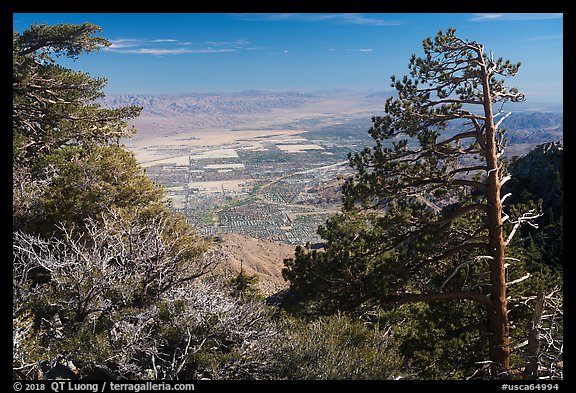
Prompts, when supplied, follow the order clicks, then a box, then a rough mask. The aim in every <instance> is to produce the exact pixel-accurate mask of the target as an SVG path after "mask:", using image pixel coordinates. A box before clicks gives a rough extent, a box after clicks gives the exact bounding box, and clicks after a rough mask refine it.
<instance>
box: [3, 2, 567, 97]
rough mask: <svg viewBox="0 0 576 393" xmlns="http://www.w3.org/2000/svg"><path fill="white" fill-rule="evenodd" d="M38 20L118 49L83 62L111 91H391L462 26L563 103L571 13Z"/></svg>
mask: <svg viewBox="0 0 576 393" xmlns="http://www.w3.org/2000/svg"><path fill="white" fill-rule="evenodd" d="M13 22H14V30H15V31H18V32H21V31H23V30H24V29H26V28H27V27H29V26H30V25H31V24H33V23H35V22H39V23H44V22H46V23H49V24H57V23H83V22H92V23H94V24H97V25H99V26H100V27H101V28H102V33H101V35H102V36H103V37H104V38H106V39H108V40H109V41H110V42H111V43H112V46H110V47H109V48H106V49H104V50H101V51H100V52H99V53H97V54H90V55H83V56H81V57H80V58H79V59H78V60H77V61H76V63H75V64H71V63H70V62H68V61H61V64H63V65H65V66H68V67H72V68H77V69H82V70H84V71H87V72H89V73H90V74H91V75H92V76H99V77H106V78H107V79H108V87H107V88H106V92H107V93H185V92H218V91H239V90H245V89H261V90H277V91H282V90H315V89H330V88H351V89H374V90H390V89H391V88H390V76H391V75H396V76H402V75H405V74H407V73H408V68H407V65H408V61H409V59H410V55H411V54H412V53H415V54H416V55H422V54H423V51H422V44H421V43H422V40H423V39H424V38H426V37H428V36H434V35H435V34H436V33H437V32H438V30H444V31H445V30H446V29H447V28H448V27H455V28H456V29H457V35H459V36H460V37H462V38H469V39H471V40H476V41H478V42H480V43H482V44H484V46H485V48H486V50H493V52H494V57H495V58H498V57H503V58H505V59H510V60H511V61H513V62H518V61H521V62H522V67H521V68H520V73H519V74H518V76H516V77H515V78H513V79H511V80H510V85H514V86H517V87H518V88H519V89H520V90H521V91H524V92H525V93H526V94H527V98H528V99H530V100H533V101H535V102H554V103H559V102H562V85H563V80H562V78H563V76H562V74H563V67H562V65H563V17H562V14H543V13H517V14H511V13H508V14H506V13H503V14H494V13H492V14H450V13H425V14H417V13H408V14H394V13H385V14H377V13H366V14H346V13H337V14H306V13H288V14H280V13H276V14H225V13H216V14H205V13H189V14H169V13H140V14H123V13H109V14H91V13H85V14H72V13H49V14H32V13H18V14H14V15H13Z"/></svg>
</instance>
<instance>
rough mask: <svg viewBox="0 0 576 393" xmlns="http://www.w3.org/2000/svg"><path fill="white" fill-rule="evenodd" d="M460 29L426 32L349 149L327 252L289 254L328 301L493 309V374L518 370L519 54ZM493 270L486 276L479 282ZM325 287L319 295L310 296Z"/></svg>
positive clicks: (300, 274)
mask: <svg viewBox="0 0 576 393" xmlns="http://www.w3.org/2000/svg"><path fill="white" fill-rule="evenodd" d="M455 33H456V31H455V29H448V30H447V31H446V33H443V32H442V31H440V32H438V34H437V35H436V37H435V38H434V39H432V38H430V37H429V38H427V39H425V40H424V41H423V49H424V56H423V57H417V56H416V55H412V57H411V59H410V63H409V70H410V76H404V77H403V78H401V79H398V78H396V77H394V76H392V87H394V88H395V90H396V92H397V94H396V96H395V97H391V98H389V99H388V100H387V101H386V104H385V108H384V115H382V116H375V117H373V119H372V121H373V126H372V128H371V129H370V131H369V133H370V135H371V136H372V138H373V139H374V141H375V146H373V147H367V148H365V149H364V150H362V151H361V152H359V153H356V154H353V155H351V156H350V162H351V166H352V167H353V168H354V170H355V175H354V177H353V178H350V179H348V180H347V182H346V183H345V185H344V197H345V206H344V209H343V214H342V215H339V216H336V217H335V218H333V219H331V220H329V221H328V222H327V224H326V226H325V227H323V228H321V229H320V231H319V233H320V234H321V235H322V236H323V237H324V238H325V239H327V242H326V247H325V251H324V252H317V251H313V250H310V249H303V248H300V249H299V250H297V253H296V257H295V259H292V260H287V261H286V265H287V266H286V268H285V270H284V276H285V278H287V279H289V280H290V281H291V285H292V288H293V289H296V290H297V291H300V293H302V294H304V295H306V294H309V295H311V294H312V292H313V291H314V289H313V287H315V288H316V290H317V289H318V287H320V288H322V289H327V291H328V293H329V294H330V295H329V296H331V297H332V298H331V300H328V296H326V297H324V298H323V299H324V301H325V303H333V304H334V303H337V304H339V305H342V304H344V303H346V304H347V306H355V305H359V304H362V303H363V302H367V301H372V302H374V301H376V302H379V303H380V304H390V303H393V304H402V303H413V302H436V301H456V300H460V301H462V300H470V301H473V302H475V303H476V304H478V305H479V307H482V308H483V309H484V310H485V315H486V323H484V322H483V323H481V324H478V326H481V327H482V328H484V329H486V330H487V333H488V334H487V336H488V338H489V359H490V364H491V373H492V375H494V376H505V375H507V374H508V371H509V368H510V339H509V321H508V309H507V298H506V296H507V295H506V289H507V285H506V283H507V279H508V276H509V275H512V274H513V273H512V270H511V269H508V267H509V265H510V264H511V263H512V262H513V258H509V257H508V256H507V254H506V246H507V244H508V242H509V241H510V236H512V235H513V233H514V232H515V231H514V230H510V229H507V228H505V225H509V224H513V226H512V229H513V228H517V226H519V225H521V224H522V223H524V222H526V221H527V220H529V219H530V218H533V217H535V216H538V212H536V211H530V212H528V213H526V214H525V215H522V216H521V217H509V216H508V215H507V214H506V213H505V212H504V211H503V204H504V203H505V200H506V199H507V197H508V196H509V195H501V192H500V191H501V187H502V185H503V184H504V183H505V182H506V181H507V180H508V179H509V176H508V174H507V164H506V161H505V160H504V159H503V158H502V153H503V151H504V149H505V144H506V138H505V130H504V129H503V128H502V127H501V124H502V121H503V120H504V119H505V118H506V117H507V116H508V115H509V114H504V113H503V112H501V110H502V109H503V106H504V104H505V103H506V102H518V101H522V100H524V95H523V94H522V93H521V92H519V91H518V90H517V89H516V88H509V87H507V86H506V84H505V79H506V78H508V77H512V76H514V75H516V73H517V72H518V69H519V67H520V63H512V62H510V61H509V60H503V59H502V58H498V59H494V57H493V54H492V53H491V52H490V53H486V51H485V49H484V46H483V45H482V44H480V43H478V42H476V41H470V40H467V39H462V38H460V37H458V36H456V34H455ZM470 269H472V270H471V271H472V272H474V273H475V274H474V275H473V276H475V277H479V276H481V274H480V271H481V270H483V269H485V270H487V271H488V273H487V276H483V277H488V279H487V280H485V281H484V282H482V280H481V279H478V278H477V279H476V280H472V279H471V276H472V275H467V274H465V272H470ZM314 296H317V295H314Z"/></svg>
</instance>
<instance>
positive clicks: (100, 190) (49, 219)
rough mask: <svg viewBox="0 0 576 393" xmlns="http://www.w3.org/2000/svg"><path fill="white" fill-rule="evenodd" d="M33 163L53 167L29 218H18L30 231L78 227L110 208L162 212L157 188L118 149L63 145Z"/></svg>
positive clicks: (119, 148) (115, 147)
mask: <svg viewBox="0 0 576 393" xmlns="http://www.w3.org/2000/svg"><path fill="white" fill-rule="evenodd" d="M38 165H39V166H41V167H43V168H52V170H53V176H52V177H51V179H50V182H49V184H48V185H47V186H46V187H45V188H44V189H43V190H42V192H41V193H40V195H39V198H38V199H37V201H36V203H35V205H34V210H33V211H31V212H30V213H31V214H30V215H29V217H22V222H21V225H24V224H26V227H27V229H28V230H29V231H33V232H37V233H46V234H50V233H51V231H54V230H55V229H56V227H57V226H58V225H60V226H62V225H64V226H74V225H76V226H82V225H83V224H84V223H85V222H86V220H87V219H88V218H89V217H98V216H99V215H100V214H101V213H102V212H105V211H106V210H107V209H113V208H131V209H140V210H141V211H144V210H145V211H147V212H148V214H149V215H150V216H153V215H154V214H160V213H161V212H163V211H164V210H166V206H165V203H164V202H163V198H164V190H163V189H162V187H160V186H159V185H157V184H154V183H153V182H152V181H151V180H150V179H149V178H148V177H147V176H146V175H145V174H144V172H143V171H142V169H141V168H140V167H139V165H138V163H137V161H136V159H135V158H134V156H133V154H132V153H130V152H128V151H127V150H125V149H124V148H122V147H120V146H91V147H77V146H69V147H63V148H61V149H58V150H56V151H54V153H51V154H49V155H46V156H44V157H43V158H42V159H41V160H40V161H39V163H38Z"/></svg>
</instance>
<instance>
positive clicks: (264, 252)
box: [215, 234, 294, 295]
mask: <svg viewBox="0 0 576 393" xmlns="http://www.w3.org/2000/svg"><path fill="white" fill-rule="evenodd" d="M220 239H221V240H220V241H218V242H216V244H215V248H216V251H217V253H221V255H222V256H223V261H222V262H221V263H220V265H219V266H218V268H217V269H216V272H215V273H217V274H224V275H230V276H233V275H236V274H238V273H239V272H240V266H242V268H243V269H244V272H245V273H246V274H250V275H253V274H255V275H257V276H258V277H259V278H260V282H259V284H258V287H259V289H260V290H261V291H262V292H263V294H265V295H271V294H273V293H275V292H278V291H279V290H282V289H285V288H287V287H288V283H287V282H286V281H284V279H283V278H282V268H283V267H284V263H283V261H284V258H289V257H293V256H294V246H291V245H288V244H281V243H276V242H272V241H267V240H261V239H256V238H252V237H248V236H242V235H237V234H222V235H221V236H220Z"/></svg>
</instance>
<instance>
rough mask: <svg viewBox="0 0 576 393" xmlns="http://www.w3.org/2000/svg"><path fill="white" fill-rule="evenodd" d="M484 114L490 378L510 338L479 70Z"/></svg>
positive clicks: (504, 361)
mask: <svg viewBox="0 0 576 393" xmlns="http://www.w3.org/2000/svg"><path fill="white" fill-rule="evenodd" d="M482 71H483V75H482V84H483V89H484V114H485V116H486V121H485V127H486V134H485V135H486V151H485V155H486V166H487V169H488V174H489V175H488V184H487V186H488V190H487V193H486V198H487V205H488V217H487V218H488V236H489V239H490V240H489V246H490V248H489V255H490V256H491V257H492V259H491V261H490V284H491V286H490V301H491V302H492V307H491V309H490V310H489V314H488V325H489V339H490V360H491V361H492V367H491V371H492V374H493V375H494V376H502V375H503V374H506V373H507V371H508V369H509V368H510V339H509V335H508V304H507V300H506V268H505V267H504V263H505V258H504V256H505V248H506V246H505V244H504V236H503V232H502V203H501V200H500V187H501V184H500V173H499V168H498V151H497V148H496V129H495V126H494V120H493V113H492V100H491V96H490V84H489V75H488V72H487V71H486V66H485V65H483V67H482Z"/></svg>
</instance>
